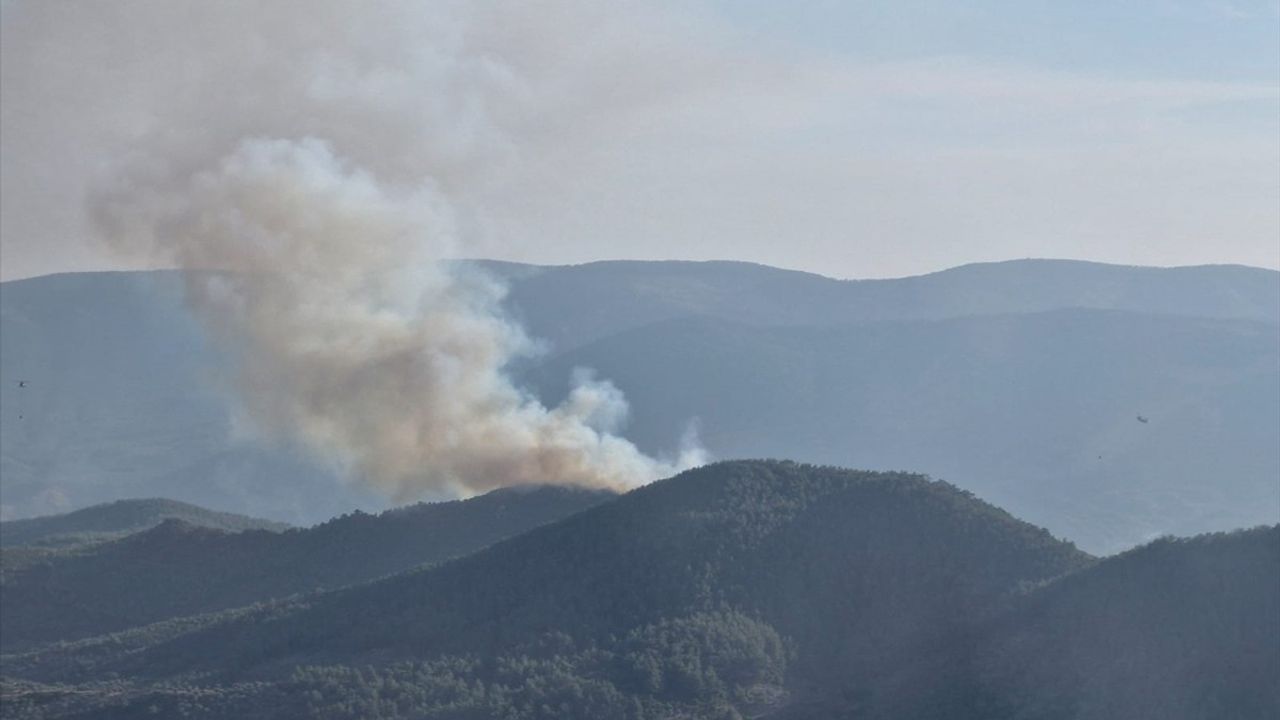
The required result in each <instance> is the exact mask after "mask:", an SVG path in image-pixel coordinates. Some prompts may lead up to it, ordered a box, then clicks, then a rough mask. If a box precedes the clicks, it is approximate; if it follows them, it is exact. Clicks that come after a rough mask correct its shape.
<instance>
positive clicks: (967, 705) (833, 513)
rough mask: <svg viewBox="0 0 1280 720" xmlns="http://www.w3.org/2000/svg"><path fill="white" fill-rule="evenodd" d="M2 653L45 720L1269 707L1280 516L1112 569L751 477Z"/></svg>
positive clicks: (1275, 697) (1182, 713) (1260, 713)
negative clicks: (363, 578) (260, 599)
mask: <svg viewBox="0 0 1280 720" xmlns="http://www.w3.org/2000/svg"><path fill="white" fill-rule="evenodd" d="M531 497H534V496H533V495H528V494H526V495H520V496H514V497H510V498H509V502H510V503H512V504H513V506H514V505H515V504H518V503H522V502H525V501H526V500H528V499H529V498H531ZM473 502H475V501H473ZM477 517H478V516H477ZM391 518H392V516H382V517H378V518H369V519H368V521H367V522H368V523H370V524H377V523H387V522H391ZM151 532H155V531H151ZM295 532H296V531H295ZM147 534H148V533H144V534H143V535H138V536H134V537H135V538H142V537H145V535H147ZM127 542H128V540H125V541H119V543H118V544H119V545H120V546H121V547H125V543H127ZM365 543H366V540H364V539H362V538H360V537H355V536H353V537H352V538H351V540H350V541H349V542H347V543H345V544H344V547H345V548H347V549H348V550H349V551H351V552H355V553H357V557H358V553H359V548H361V547H363V546H364V545H365ZM326 555H327V556H328V557H329V560H330V562H332V563H333V564H335V565H342V564H344V563H347V562H349V560H348V559H347V558H346V557H345V556H340V555H336V554H330V553H326ZM356 562H359V560H357V561H356ZM161 572H164V571H161ZM99 582H100V583H101V584H102V585H104V586H105V585H107V584H109V583H110V579H109V578H108V577H105V576H104V577H103V578H101V579H100V581H99ZM91 592H93V591H92V589H91V588H89V587H85V588H81V589H79V590H76V591H75V592H74V594H73V597H79V598H80V599H81V601H83V602H86V603H90V604H92V595H90V594H89V593H91ZM6 606H7V607H11V606H10V605H9V603H8V601H6ZM2 660H3V663H2V665H3V667H2V668H0V671H2V674H3V675H4V680H3V692H4V697H5V703H4V708H5V710H4V714H5V717H12V718H15V719H22V720H28V719H32V718H50V719H51V718H71V717H110V718H140V717H152V716H157V715H158V716H166V717H192V718H205V719H208V720H213V719H215V718H268V717H269V718H304V717H305V718H334V719H336V718H352V719H354V718H369V719H377V718H427V719H431V720H462V719H474V718H504V719H507V720H528V719H532V718H537V719H539V720H551V719H552V718H555V719H556V720H575V719H582V720H587V719H590V720H612V719H614V718H617V719H619V720H624V719H627V720H649V719H651V718H677V717H679V718H714V719H719V718H770V719H772V720H818V719H820V718H821V719H825V718H855V717H856V718H872V719H886V720H887V719H888V718H909V719H914V720H944V719H945V720H979V719H983V720H987V719H996V720H1006V719H1007V720H1013V719H1015V718H1044V719H1048V718H1080V719H1081V720H1095V719H1096V720H1101V719H1103V718H1121V717H1123V718H1134V719H1135V720H1144V719H1147V718H1150V719H1152V720H1155V719H1156V718H1159V719H1160V720H1192V719H1193V718H1218V717H1230V718H1238V719H1241V720H1251V719H1253V718H1259V719H1261V718H1269V717H1274V716H1275V714H1276V713H1277V712H1280V687H1278V686H1277V683H1276V682H1275V677H1277V674H1276V673H1277V671H1280V526H1275V527H1270V528H1259V529H1254V530H1249V531H1240V532H1236V533H1232V534H1229V535H1215V536H1203V537H1198V538H1195V539H1191V540H1161V541H1157V542H1155V543H1153V544H1150V545H1147V546H1144V547H1141V548H1139V549H1136V550H1133V551H1130V552H1127V553H1124V554H1121V555H1118V556H1115V557H1111V558H1107V559H1104V560H1098V559H1095V558H1093V557H1091V556H1089V555H1088V554H1086V553H1083V552H1081V551H1079V550H1077V549H1076V548H1075V547H1074V546H1072V545H1071V544H1069V543H1066V542H1063V541H1060V540H1057V539H1055V538H1054V537H1052V536H1051V535H1050V534H1049V533H1047V532H1045V531H1044V530H1042V529H1039V528H1036V527H1034V526H1031V525H1028V524H1027V523H1024V522H1022V521H1020V520H1018V519H1016V518H1014V517H1013V516H1011V515H1009V514H1008V513H1005V512H1004V511H1002V510H1000V509H998V508H996V507H994V506H991V505H989V504H987V503H985V502H982V501H981V500H978V499H977V498H975V497H973V496H972V495H971V494H969V493H967V492H964V491H962V490H960V489H958V488H956V487H954V486H952V485H949V484H946V483H942V482H936V481H930V480H928V479H927V478H924V477H922V476H918V475H911V474H905V473H876V472H865V471H850V470H841V469H837V468H831V467H816V466H809V465H801V464H796V463H791V462H765V461H738V462H724V463H717V464H713V465H710V466H707V467H704V468H701V469H698V470H693V471H690V472H687V473H684V474H682V475H679V476H677V477H675V478H672V479H669V480H664V481H660V482H657V483H654V484H652V485H650V486H647V487H644V488H641V489H639V490H635V491H633V492H630V493H628V494H626V495H622V496H620V497H617V498H615V499H606V500H605V501H604V502H601V503H598V504H594V505H592V506H591V507H588V508H586V509H584V510H582V511H581V512H578V513H576V514H572V515H570V516H568V517H564V518H563V519H560V520H558V521H555V522H551V523H550V524H546V525H542V526H539V527H535V528H533V529H530V530H528V531H527V532H524V533H523V534H520V535H517V536H515V537H511V538H510V539H507V540H504V541H501V542H498V543H496V544H493V545H491V546H489V547H487V548H485V549H481V550H478V551H477V552H474V553H472V554H470V555H467V556H465V557H460V558H458V559H455V560H452V561H448V562H445V563H443V564H440V565H437V566H433V567H428V568H425V569H418V570H410V571H407V572H403V573H400V574H397V575H394V576H391V577H388V578H385V579H381V580H376V581H373V582H368V583H364V584H359V585H355V586H352V587H348V588H344V589H339V590H334V591H329V592H323V593H319V594H314V595H308V596H300V597H294V598H289V599H285V600H280V601H276V602H271V603H266V604H259V605H255V606H249V607H245V608H241V609H237V610H227V611H223V612H220V613H214V614H207V615H201V616H193V617H188V618H181V619H174V620H169V621H166V622H162V623H157V624H153V625H148V626H144V627H139V628H135V629H132V630H128V631H125V632H121V633H116V634H113V635H104V636H100V637H95V638H89V639H85V640H81V641H78V642H74V643H55V644H48V645H43V646H39V647H32V648H30V649H28V650H27V651H25V652H22V653H18V654H9V655H5V656H4V657H3V659H2Z"/></svg>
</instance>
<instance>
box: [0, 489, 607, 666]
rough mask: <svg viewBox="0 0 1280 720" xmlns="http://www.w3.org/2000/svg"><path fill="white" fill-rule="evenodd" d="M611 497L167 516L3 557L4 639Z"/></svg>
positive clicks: (474, 533) (251, 596)
mask: <svg viewBox="0 0 1280 720" xmlns="http://www.w3.org/2000/svg"><path fill="white" fill-rule="evenodd" d="M612 495H613V494H612V493H609V492H605V491H594V490H578V489H573V488H557V487H539V488H513V489H508V490H498V491H494V492H491V493H489V494H487V495H484V496H481V497H478V498H474V499H471V500H465V501H457V502H448V503H436V504H418V505H413V506H410V507H405V508H400V509H397V510H390V511H387V512H384V513H382V514H381V515H376V516H375V515H368V514H365V513H360V512H357V513H354V514H350V515H344V516H342V517H340V518H337V519H334V520H331V521H329V522H326V523H323V524H321V525H317V526H315V527H311V528H305V529H294V530H288V531H286V532H283V533H276V532H263V531H249V532H243V533H237V534H230V533H226V532H222V531H219V530H216V529H211V528H207V527H198V526H195V525H191V524H189V523H187V522H183V521H181V520H168V521H166V522H164V523H162V524H161V525H159V526H157V527H155V528H153V529H151V530H148V531H146V532H142V533H138V534H136V535H132V536H130V537H127V538H124V539H123V540H119V541H117V542H113V543H108V544H105V545H99V546H96V547H93V548H90V549H88V550H84V551H80V552H74V553H64V554H54V555H48V554H46V555H41V556H38V557H37V558H34V559H28V560H27V561H26V562H24V563H21V564H20V565H19V566H18V567H16V568H12V567H6V569H5V574H4V576H3V582H2V583H0V605H3V607H4V613H3V614H0V638H3V643H4V647H5V650H6V651H11V650H12V649H13V648H15V647H21V646H23V645H27V644H30V643H36V642H47V641H53V640H71V639H75V638H79V637H85V636H88V635H98V634H101V633H106V632H113V631H117V630H124V629H126V628H130V627H134V626H137V625H143V624H146V623H151V622H156V621H159V620H165V619H168V618H173V617H178V616H182V615H191V614H194V613H203V612H209V611H213V610H221V609H225V608H231V607H237V606H240V605H248V604H250V603H254V602H258V601H263V600H269V599H272V598H280V597H286V596H289V595H294V594H297V593H306V592H311V591H313V590H317V589H324V588H336V587H341V586H344V585H349V584H352V583H357V582H361V581H365V580H370V579H372V578H376V577H381V576H383V575H389V574H392V573H395V572H399V571H402V570H406V569H408V568H411V567H415V566H417V565H422V564H430V563H436V562H440V561H442V560H446V559H448V558H451V557H457V556H460V555H466V554H468V553H470V552H474V551H475V550H478V549H480V548H482V547H485V546H486V545H489V544H491V543H493V542H496V541H498V540H501V539H503V538H506V537H510V536H513V535H518V534H520V533H522V532H525V531H526V530H528V529H530V528H533V527H536V526H538V525H541V524H543V523H547V522H551V521H554V520H558V519H560V518H563V517H565V516H568V515H571V514H573V513H575V512H578V511H580V510H583V509H585V508H588V507H591V506H593V505H596V504H598V503H600V502H603V501H605V500H607V499H609V498H610V497H612ZM13 564H16V563H9V562H6V565H13Z"/></svg>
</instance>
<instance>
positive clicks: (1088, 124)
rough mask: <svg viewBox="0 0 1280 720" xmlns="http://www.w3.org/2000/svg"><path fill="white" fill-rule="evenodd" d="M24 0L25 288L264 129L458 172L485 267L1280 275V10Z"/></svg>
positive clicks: (468, 241) (94, 259)
mask: <svg viewBox="0 0 1280 720" xmlns="http://www.w3.org/2000/svg"><path fill="white" fill-rule="evenodd" d="M0 7H3V10H2V13H3V14H2V15H0V31H2V33H3V37H2V39H0V52H2V53H3V57H2V58H0V59H2V64H0V80H2V84H0V113H2V117H0V120H2V125H0V134H2V138H0V145H2V147H0V155H2V174H0V206H2V207H0V273H2V275H3V277H4V278H6V279H11V278H17V277H24V276H29V275H37V274H44V273H50V272H58V271H65V270H85V269H102V268H119V267H138V266H146V265H148V264H152V261H150V260H149V259H148V258H145V257H125V256H121V255H118V254H114V253H112V252H109V251H108V250H107V249H106V248H105V246H104V245H103V244H102V243H101V241H100V240H99V239H98V238H97V237H96V235H97V232H96V230H95V229H94V226H93V224H92V223H91V222H89V221H88V219H87V215H86V207H87V201H86V198H87V197H88V196H89V195H96V194H98V193H100V192H102V191H103V190H104V189H105V190H106V191H108V192H109V191H111V190H112V189H113V188H115V187H116V186H118V185H119V184H120V183H123V182H126V181H127V180H126V178H128V177H133V176H136V175H137V173H139V172H146V171H151V172H153V176H154V174H155V173H160V174H161V175H163V173H164V172H166V171H172V170H173V169H174V168H178V167H181V168H184V169H189V168H191V167H203V165H200V163H205V162H210V161H211V160H210V159H211V158H212V159H216V158H218V157H222V156H223V155H224V154H226V153H227V152H229V151H230V150H232V149H233V148H234V147H235V146H236V143H238V142H240V141H242V140H243V139H244V138H259V137H261V138H277V139H286V140H292V139H300V138H303V137H313V138H317V139H319V140H321V141H324V142H326V143H328V144H329V145H330V146H331V147H332V148H333V151H334V152H335V154H336V155H338V156H339V157H340V158H343V159H345V160H347V161H349V162H350V163H351V164H352V165H353V166H354V167H356V168H358V169H359V170H361V171H362V172H368V173H369V174H370V175H371V176H373V177H375V178H377V179H378V180H379V181H383V182H389V183H427V184H430V185H431V187H432V188H434V189H437V190H438V191H439V192H438V194H439V195H440V196H441V197H442V198H444V201H445V202H447V203H448V204H449V205H450V206H451V208H452V211H451V212H452V213H453V215H454V216H456V227H457V235H458V241H457V243H456V245H457V247H458V248H459V249H458V253H459V254H461V255H471V256H490V257H502V258H509V259H514V260H523V261H529V262H539V263H568V262H582V261H589V260H597V259H608V258H641V259H659V258H687V259H711V258H728V259H740V260H749V261H755V262H761V263H767V264H770V265H778V266H783V267H793V268H800V269H806V270H812V271H816V272H820V273H823V274H827V275H834V276H844V277H877V276H895V275H904V274H914V273H920V272H927V271H931V270H936V269H940V268H944V267H948V266H953V265H957V264H962V263H966V262H974V261H983V260H999V259H1008V258H1017V257H1069V258H1080V259H1090V260H1100V261H1106V262H1118V263H1136V264H1155V265H1181V264H1196V263H1218V262H1229V263H1245V264H1250V265H1259V266H1266V267H1273V268H1277V267H1280V4H1277V2H1275V0H1262V1H1257V2H1249V1H1245V0H1238V1H1235V2H1230V1H1217V2H1215V1H1209V0H1204V1H1201V0H1168V1H1165V0H1148V1H1144V2H1139V1H1137V0H1128V1H1125V0H1117V1H1116V2H1108V3H1093V2H1088V3H1074V2H1049V1H1047V0H1046V1H1038V0H1016V1H1010V2H994V1H988V2H982V1H975V2H965V3H955V2H942V1H941V0H937V1H925V0H896V1H894V2H881V3H868V2H855V1H852V0H846V1H842V2H836V1H832V2H808V3H803V2H801V3H778V2H772V1H768V0H751V1H747V2H743V1H730V0H723V1H721V2H706V3H701V4H696V3H681V4H677V5H673V6H664V5H662V4H660V3H649V2H640V3H621V2H619V3H601V2H578V1H576V0H551V1H548V2H537V3H492V2H483V3H455V2H417V3H401V2H390V1H383V2H374V1H371V2H354V1H353V2H341V1H340V0H316V1H315V2H299V1H298V0H274V1H273V2H267V3H258V2H240V1H238V0H229V1H227V2H220V3H208V2H195V1H192V2H178V1H169V0H165V1H157V2H125V1H114V2H113V1H110V0H103V1H102V2H88V1H85V2H28V0H3V4H2V6H0Z"/></svg>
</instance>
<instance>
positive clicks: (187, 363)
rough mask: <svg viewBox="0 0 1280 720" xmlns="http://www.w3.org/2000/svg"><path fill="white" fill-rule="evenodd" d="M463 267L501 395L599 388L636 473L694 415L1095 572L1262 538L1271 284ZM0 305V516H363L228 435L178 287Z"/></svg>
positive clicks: (1025, 275)
mask: <svg viewBox="0 0 1280 720" xmlns="http://www.w3.org/2000/svg"><path fill="white" fill-rule="evenodd" d="M483 264H485V265H486V266H487V267H489V268H490V269H491V270H492V271H493V272H495V273H497V274H499V275H501V276H503V277H506V278H507V279H508V281H509V284H510V286H511V291H510V297H509V300H508V307H509V309H510V312H511V314H512V315H513V316H515V317H518V318H521V319H522V321H523V322H524V323H525V324H526V326H527V328H528V330H529V332H530V334H532V335H534V336H535V337H540V338H543V339H545V340H546V341H547V347H548V351H547V353H546V354H545V355H544V356H542V357H541V358H539V359H538V360H537V361H535V362H531V363H523V364H521V366H520V367H517V368H513V372H515V373H517V374H518V375H519V376H520V377H521V378H523V379H524V381H527V382H528V383H530V384H533V385H535V386H536V387H537V388H538V390H539V391H540V392H541V393H543V394H544V395H545V396H546V397H548V398H549V399H554V398H555V397H556V395H557V394H558V393H559V392H561V391H562V388H563V384H564V382H565V380H566V378H567V377H568V375H567V373H568V372H569V369H570V368H571V366H573V365H576V364H582V365H589V366H595V367H597V369H598V370H599V372H600V375H601V376H602V377H607V378H612V379H614V380H615V381H616V382H617V383H618V384H619V386H620V387H622V388H623V389H624V390H625V391H626V393H627V395H628V397H629V399H630V401H631V403H632V405H633V408H634V420H633V422H632V425H631V426H630V428H629V429H628V430H627V432H628V433H629V434H631V435H632V436H634V437H635V438H636V439H638V440H639V442H640V443H641V445H643V446H644V447H646V448H648V449H654V450H662V449H671V448H673V446H674V445H675V444H676V443H677V442H678V439H679V437H680V435H681V433H682V431H683V429H684V427H685V425H686V424H687V422H688V421H689V420H690V419H691V418H692V417H697V418H699V419H700V420H701V433H702V436H703V438H704V440H705V442H706V443H707V445H708V446H709V447H710V449H711V450H712V451H713V453H715V454H717V455H718V456H719V457H735V456H755V457H759V456H782V457H795V458H798V459H804V460H813V461H821V462H839V463H842V464H849V465H854V466H864V467H873V468H907V469H912V470H921V471H926V472H930V473H933V474H935V475H937V476H939V477H943V478H946V479H949V480H951V481H954V482H956V483H957V484H959V485H961V486H963V487H970V488H972V489H975V490H979V491H981V492H982V493H983V495H984V496H985V497H989V498H991V499H992V500H995V501H998V502H1001V503H1002V504H1004V505H1006V506H1008V507H1011V508H1013V509H1015V510H1016V511H1018V512H1019V513H1021V514H1023V515H1025V516H1027V517H1029V518H1032V519H1034V520H1035V521H1036V522H1041V523H1044V524H1046V525H1047V526H1048V527H1050V528H1051V529H1053V530H1054V531H1056V532H1060V533H1062V534H1064V535H1068V536H1072V537H1073V539H1075V540H1076V541H1077V542H1080V543H1081V544H1082V546H1084V547H1086V548H1089V549H1092V550H1095V551H1109V550H1114V549H1119V548H1122V547H1127V546H1129V545H1132V544H1133V543H1134V542H1137V541H1140V540H1142V539H1144V538H1146V537H1148V536H1151V535H1154V534H1159V533H1163V532H1178V533H1184V534H1190V533H1195V532H1202V531H1211V530H1222V529H1229V528H1231V527H1235V526H1237V525H1239V524H1241V523H1244V522H1253V521H1257V522H1272V521H1275V520H1276V519H1280V518H1277V517H1276V515H1277V514H1280V509H1278V508H1280V504H1278V503H1277V502H1276V501H1275V494H1276V493H1277V492H1280V491H1277V490H1276V486H1275V483H1274V477H1275V475H1274V472H1275V468H1276V455H1277V450H1276V446H1277V442H1276V428H1275V426H1276V420H1275V416H1276V414H1277V413H1276V412H1275V408H1276V407H1277V406H1280V382H1277V380H1276V370H1275V368H1276V364H1277V363H1276V362H1275V360H1274V356H1275V354H1276V347H1277V340H1276V330H1275V328H1276V327H1277V325H1280V273H1276V272H1274V271H1269V270H1260V269H1256V268H1246V267H1236V266H1208V267H1194V268H1173V269H1158V268H1134V267H1120V266H1109V265H1098V264H1092V263H1081V262H1068V261H1015V262H1008V263H995V264H984V265H971V266H965V267H961V268H956V269H954V270H948V271H944V272H940V273H934V274H931V275H924V276H920V277H913V278H903V279H896V280H871V281H839V280H832V279H829V278H824V277H821V276H817V275H812V274H808V273H799V272H792V271H784V270H777V269H774V268H767V267H762V266H758V265H749V264H743V263H684V262H670V263H640V262H606V263H593V264H589V265H582V266H573V267H553V268H546V267H536V266H527V265H515V264H510V263H483ZM0 301H2V302H0V376H2V378H3V384H2V387H0V405H3V413H4V418H3V420H4V422H3V423H0V478H2V480H0V482H3V490H4V492H3V498H2V500H0V505H2V507H0V513H3V516H4V517H23V516H29V515H33V514H42V513H50V512H58V511H64V510H68V509H73V508H76V507H82V506H85V505H89V504H93V503H97V502H104V501H109V500H114V499H119V498H123V497H147V496H165V497H173V498H175V499H178V500H182V501H186V502H194V503H196V504H199V505H203V506H206V507H211V508H216V509H219V510H227V511H235V512H244V513H248V514H255V515H259V516H266V517H272V518H277V519H281V520H286V521H289V522H293V523H295V524H306V523H311V522H316V521H319V520H321V519H323V518H326V517H329V516H332V515H335V514H339V513H342V512H345V511H347V510H349V509H350V508H352V507H364V508H367V509H377V508H379V507H381V503H382V502H383V501H382V500H381V499H379V498H377V497H373V496H371V495H370V494H369V493H367V492H365V491H363V490H361V489H360V488H359V487H358V486H353V485H348V484H344V483H343V482H341V481H339V480H338V479H336V478H334V477H333V476H332V474H331V473H330V472H329V471H328V470H327V469H326V468H324V467H322V466H320V465H318V464H317V463H315V462H314V461H312V460H309V459H308V458H306V457H305V456H302V455H300V454H299V453H297V452H295V451H293V450H291V449H290V448H278V447H268V446H264V445H262V444H260V443H257V442H254V441H252V440H251V439H247V438H239V437H237V436H236V435H235V433H234V432H233V423H232V419H231V414H230V411H229V410H228V403H227V401H226V399H225V397H224V396H223V394H222V393H220V392H219V389H218V385H217V383H216V381H215V380H216V378H217V377H218V376H219V375H218V372H217V371H216V368H217V367H218V365H219V362H218V357H217V356H216V355H215V354H214V353H213V352H212V350H211V349H210V348H209V347H208V344H207V343H206V342H205V341H204V340H203V337H202V334H201V333H200V332H199V330H198V327H197V326H196V324H195V323H194V322H193V321H192V320H191V318H190V317H189V315H188V314H187V313H186V312H185V310H184V309H183V305H182V301H181V282H180V278H179V277H178V276H177V275H176V274H175V273H165V272H158V273H91V274H78V275H60V276H51V277H46V278H37V279H32V280H24V281H17V282H7V283H3V284H0ZM1089 311H1091V312H1089ZM704 332H705V335H704ZM1055 338H1062V339H1061V340H1055ZM1117 353H1118V355H1117ZM1113 361H1114V365H1113ZM19 379H24V380H28V383H27V386H26V387H22V388H19V387H18V386H17V381H18V380H19ZM18 415H22V416H23V417H22V419H21V420H18V419H17V416H18ZM1139 416H1141V417H1142V418H1143V419H1144V420H1145V421H1146V422H1141V421H1139V420H1138V419H1137V418H1138V417H1139Z"/></svg>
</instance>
